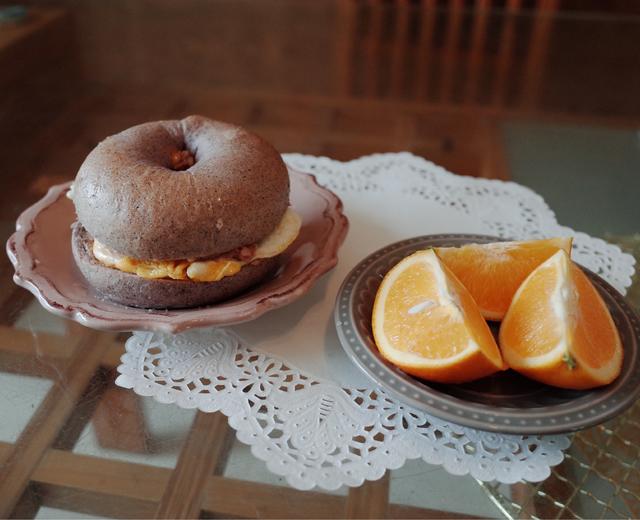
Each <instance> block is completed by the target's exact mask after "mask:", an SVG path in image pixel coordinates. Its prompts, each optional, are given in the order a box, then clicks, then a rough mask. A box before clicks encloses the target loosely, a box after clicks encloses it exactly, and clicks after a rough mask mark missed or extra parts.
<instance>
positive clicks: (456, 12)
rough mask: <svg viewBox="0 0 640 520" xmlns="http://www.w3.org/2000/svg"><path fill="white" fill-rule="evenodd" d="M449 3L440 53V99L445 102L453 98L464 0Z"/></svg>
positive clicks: (451, 0) (454, 0) (453, 0)
mask: <svg viewBox="0 0 640 520" xmlns="http://www.w3.org/2000/svg"><path fill="white" fill-rule="evenodd" d="M449 5H450V8H449V9H448V11H447V13H448V16H449V21H448V23H447V32H446V40H445V43H444V51H443V54H442V62H441V65H442V78H441V81H440V101H442V102H445V103H446V102H449V101H451V100H452V99H453V85H454V83H453V81H454V74H455V72H456V61H457V57H458V54H459V52H458V48H459V46H460V26H461V24H462V15H463V10H462V8H463V7H464V2H463V0H450V2H449Z"/></svg>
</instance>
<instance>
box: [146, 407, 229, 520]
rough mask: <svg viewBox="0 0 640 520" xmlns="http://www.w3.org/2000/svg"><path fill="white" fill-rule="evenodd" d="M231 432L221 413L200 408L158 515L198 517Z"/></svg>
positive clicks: (165, 516) (224, 454)
mask: <svg viewBox="0 0 640 520" xmlns="http://www.w3.org/2000/svg"><path fill="white" fill-rule="evenodd" d="M230 434H231V430H230V428H229V425H228V424H227V418H226V417H225V416H224V415H222V414H221V413H219V412H218V413H203V412H198V413H197V415H196V418H195V420H194V421H193V425H192V427H191V431H190V432H189V437H188V438H187V440H186V441H185V443H184V445H183V447H182V450H181V452H180V458H179V459H178V463H177V465H176V469H175V470H174V472H173V473H172V475H171V479H170V480H169V483H168V484H167V486H166V488H165V491H164V494H163V495H162V499H161V500H160V505H159V506H158V510H157V511H156V518H194V517H197V516H198V515H199V514H200V510H201V504H202V500H203V498H204V493H205V487H206V483H207V479H208V477H209V476H210V475H211V474H212V473H213V469H214V468H215V467H216V466H217V465H218V462H219V460H220V459H221V458H222V457H225V456H226V453H225V451H224V449H225V448H226V449H228V448H229V443H227V442H226V441H225V437H227V436H229V435H230Z"/></svg>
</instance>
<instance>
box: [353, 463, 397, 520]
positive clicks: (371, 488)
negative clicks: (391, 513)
mask: <svg viewBox="0 0 640 520" xmlns="http://www.w3.org/2000/svg"><path fill="white" fill-rule="evenodd" d="M388 505H389V472H387V473H386V474H385V475H384V476H383V477H382V478H381V479H380V480H374V481H365V483H364V484H362V486H360V487H357V488H351V489H349V496H348V498H347V506H346V512H345V517H346V518H384V517H385V516H386V515H387V507H388Z"/></svg>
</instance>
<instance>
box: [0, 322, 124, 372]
mask: <svg viewBox="0 0 640 520" xmlns="http://www.w3.org/2000/svg"><path fill="white" fill-rule="evenodd" d="M88 331H89V329H87V328H85V327H82V328H80V329H74V332H73V333H67V334H66V335H64V336H61V335H58V334H51V333H47V332H35V333H34V332H31V331H28V330H21V329H15V328H13V327H7V326H2V325H0V352H5V353H7V354H10V355H11V356H13V357H15V359H19V358H20V357H23V358H28V359H25V360H24V364H25V365H26V364H28V363H32V359H33V357H34V355H37V357H38V359H42V360H44V361H45V363H46V364H52V365H54V368H56V373H59V370H57V368H58V366H59V365H60V363H61V362H64V360H65V359H67V358H69V357H70V356H71V355H72V354H73V352H74V350H75V348H76V345H77V342H78V337H79V336H80V335H84V334H86V333H87V332H88ZM103 335H106V336H105V337H108V338H109V339H105V340H104V341H106V342H107V345H106V346H107V348H106V350H105V352H104V355H103V357H102V360H101V361H100V364H101V365H102V366H104V367H105V368H115V367H117V366H118V365H119V364H120V357H121V356H122V354H124V345H123V342H122V341H121V340H120V339H118V338H117V337H114V336H113V334H108V333H103ZM0 366H2V367H3V370H4V366H3V365H0Z"/></svg>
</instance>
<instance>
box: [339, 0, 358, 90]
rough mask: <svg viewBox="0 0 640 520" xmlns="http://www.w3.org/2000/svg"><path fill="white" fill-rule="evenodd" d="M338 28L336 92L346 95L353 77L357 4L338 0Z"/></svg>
mask: <svg viewBox="0 0 640 520" xmlns="http://www.w3.org/2000/svg"><path fill="white" fill-rule="evenodd" d="M336 8H337V11H338V29H337V31H336V32H337V34H336V38H335V40H334V41H335V58H334V59H335V63H336V67H335V70H336V92H338V93H339V94H340V95H343V96H348V95H349V94H350V93H351V88H352V86H353V85H352V78H353V67H354V63H353V58H354V54H353V49H354V44H355V40H356V38H357V35H356V14H357V6H356V3H355V2H352V1H350V0H348V1H346V2H338V4H337V6H336Z"/></svg>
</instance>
